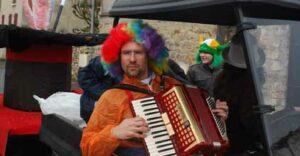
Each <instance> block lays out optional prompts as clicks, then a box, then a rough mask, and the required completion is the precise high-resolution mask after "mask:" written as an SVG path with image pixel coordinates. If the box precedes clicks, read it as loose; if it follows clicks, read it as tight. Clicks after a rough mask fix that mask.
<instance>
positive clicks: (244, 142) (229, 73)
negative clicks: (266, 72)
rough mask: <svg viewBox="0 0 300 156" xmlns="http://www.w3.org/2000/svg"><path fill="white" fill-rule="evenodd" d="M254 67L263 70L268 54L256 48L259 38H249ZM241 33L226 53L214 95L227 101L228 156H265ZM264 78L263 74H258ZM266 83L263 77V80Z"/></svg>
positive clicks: (234, 38)
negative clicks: (254, 108)
mask: <svg viewBox="0 0 300 156" xmlns="http://www.w3.org/2000/svg"><path fill="white" fill-rule="evenodd" d="M250 41H251V45H252V46H255V47H254V48H253V49H256V50H255V51H253V54H254V59H255V64H256V65H257V66H258V67H259V68H258V69H257V71H258V72H262V70H261V67H262V65H263V63H264V62H265V55H264V52H263V51H262V49H261V48H259V47H258V46H257V42H256V39H255V38H254V37H253V36H250ZM242 43H243V40H242V37H241V34H236V35H235V36H234V37H233V38H232V41H231V44H230V48H229V51H224V52H223V58H224V62H225V63H224V67H223V71H222V72H221V73H220V74H219V75H218V77H217V78H216V81H215V88H214V96H215V97H216V98H219V99H221V100H224V101H226V102H228V106H229V115H228V119H227V120H226V126H227V136H228V139H229V141H230V149H229V151H228V152H227V154H226V155H228V156H244V155H245V156H248V155H256V156H260V155H265V154H264V153H263V152H262V140H261V138H262V137H261V136H262V135H261V132H260V130H261V129H262V127H260V124H259V120H260V119H259V114H256V113H255V112H254V110H253V107H254V106H256V105H257V100H256V96H255V89H254V85H253V80H252V77H251V73H250V70H249V68H248V67H247V65H246V61H245V58H244V52H243V47H242V45H243V44H242ZM259 75H263V74H259ZM260 81H261V82H262V83H263V82H264V78H263V77H260Z"/></svg>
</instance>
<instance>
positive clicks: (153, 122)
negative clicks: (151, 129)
mask: <svg viewBox="0 0 300 156" xmlns="http://www.w3.org/2000/svg"><path fill="white" fill-rule="evenodd" d="M162 122H163V120H158V121H152V122H148V125H152V124H156V123H162Z"/></svg>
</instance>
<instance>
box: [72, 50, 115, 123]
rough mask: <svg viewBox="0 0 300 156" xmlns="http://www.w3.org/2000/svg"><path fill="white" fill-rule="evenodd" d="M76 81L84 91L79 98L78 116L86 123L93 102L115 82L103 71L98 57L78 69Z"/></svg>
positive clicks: (92, 107)
mask: <svg viewBox="0 0 300 156" xmlns="http://www.w3.org/2000/svg"><path fill="white" fill-rule="evenodd" d="M77 80H78V84H79V86H80V87H81V88H82V89H83V91H84V93H83V95H82V96H81V98H80V115H81V117H82V118H83V119H84V120H85V121H86V122H87V121H88V120H89V118H90V115H91V113H92V111H93V109H94V105H95V102H96V101H98V99H99V97H100V96H101V95H102V93H104V91H105V90H107V89H108V88H110V87H111V86H113V85H114V84H115V83H116V82H115V81H114V79H113V78H111V77H110V76H109V75H108V73H106V72H105V70H104V69H103V67H102V65H101V63H100V57H99V56H97V57H95V58H93V59H91V60H90V62H89V64H88V65H87V66H85V67H83V68H81V69H79V71H78V77H77Z"/></svg>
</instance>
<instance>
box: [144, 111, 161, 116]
mask: <svg viewBox="0 0 300 156" xmlns="http://www.w3.org/2000/svg"><path fill="white" fill-rule="evenodd" d="M157 113H159V111H155V112H149V113H145V116H147V115H152V114H157Z"/></svg>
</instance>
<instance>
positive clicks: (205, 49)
mask: <svg viewBox="0 0 300 156" xmlns="http://www.w3.org/2000/svg"><path fill="white" fill-rule="evenodd" d="M225 48H228V44H225V45H220V44H219V42H218V41H217V40H215V39H206V40H205V41H200V47H199V50H198V52H197V54H196V57H195V61H196V64H194V65H192V66H190V67H189V69H188V72H187V79H188V80H189V81H190V82H191V83H192V84H193V85H196V86H197V87H199V88H202V89H204V90H207V91H208V93H209V95H213V88H214V81H215V79H216V77H217V75H218V74H219V73H220V72H221V64H222V61H223V59H222V54H221V53H222V51H223V50H224V49H225Z"/></svg>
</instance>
